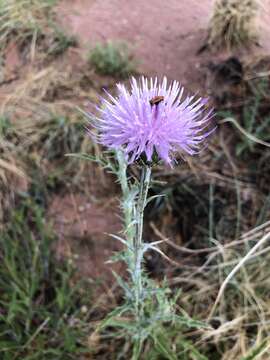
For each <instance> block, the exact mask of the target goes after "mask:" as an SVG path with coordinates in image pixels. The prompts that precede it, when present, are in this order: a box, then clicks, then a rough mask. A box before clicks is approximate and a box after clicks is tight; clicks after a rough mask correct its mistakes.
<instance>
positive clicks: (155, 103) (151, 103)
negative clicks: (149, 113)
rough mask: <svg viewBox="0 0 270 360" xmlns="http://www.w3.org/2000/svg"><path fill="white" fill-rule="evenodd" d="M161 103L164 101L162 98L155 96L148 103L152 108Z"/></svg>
mask: <svg viewBox="0 0 270 360" xmlns="http://www.w3.org/2000/svg"><path fill="white" fill-rule="evenodd" d="M161 101H164V96H155V97H153V99H151V100H150V101H149V102H150V105H151V106H154V105H158V104H159V103H160V102H161Z"/></svg>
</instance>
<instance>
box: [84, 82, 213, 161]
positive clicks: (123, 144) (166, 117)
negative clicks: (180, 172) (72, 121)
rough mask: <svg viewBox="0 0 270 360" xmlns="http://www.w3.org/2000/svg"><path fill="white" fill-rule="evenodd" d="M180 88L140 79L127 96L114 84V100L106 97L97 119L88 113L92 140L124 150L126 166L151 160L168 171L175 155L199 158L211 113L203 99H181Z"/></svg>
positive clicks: (124, 90) (209, 124)
mask: <svg viewBox="0 0 270 360" xmlns="http://www.w3.org/2000/svg"><path fill="white" fill-rule="evenodd" d="M183 92H184V89H183V87H181V86H180V84H179V83H178V82H177V81H174V82H172V83H170V84H168V81H167V78H166V77H164V79H163V80H162V82H158V80H157V79H154V80H153V79H150V80H148V79H146V78H145V77H141V79H140V80H139V81H137V80H136V79H135V78H132V80H131V89H130V91H129V90H128V89H127V88H126V87H125V86H124V85H123V84H117V93H118V94H117V97H113V96H112V95H110V94H109V93H107V92H106V94H107V99H105V98H103V99H102V102H101V106H99V107H97V110H98V116H95V115H94V114H91V113H88V115H89V118H90V124H91V125H92V128H94V129H95V130H97V134H96V133H94V132H93V131H92V129H89V132H90V134H92V136H93V137H94V138H95V139H96V140H97V141H98V142H99V143H101V144H103V145H104V146H106V147H108V148H110V149H119V148H121V149H123V151H124V152H125V154H126V157H127V159H128V162H129V163H133V162H134V161H136V160H138V159H139V158H140V157H141V156H145V157H146V159H147V161H149V162H151V161H152V157H153V155H154V154H157V156H158V158H159V159H160V160H163V161H164V162H165V163H167V164H169V165H171V166H172V165H173V163H174V162H175V154H176V153H177V152H179V153H180V154H182V155H184V154H189V155H195V154H197V153H198V152H199V151H200V150H201V148H202V145H203V144H204V143H205V140H206V138H207V137H208V136H209V135H210V134H211V133H212V132H213V131H214V129H215V126H213V122H212V121H211V120H212V117H213V110H212V109H207V107H206V104H207V102H208V100H207V99H203V98H197V99H196V97H195V96H186V97H185V98H183Z"/></svg>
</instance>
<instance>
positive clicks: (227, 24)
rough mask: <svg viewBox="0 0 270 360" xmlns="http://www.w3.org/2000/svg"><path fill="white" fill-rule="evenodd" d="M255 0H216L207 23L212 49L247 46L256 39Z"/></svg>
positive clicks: (256, 6) (256, 14)
mask: <svg viewBox="0 0 270 360" xmlns="http://www.w3.org/2000/svg"><path fill="white" fill-rule="evenodd" d="M258 9H259V4H258V1H257V0H217V1H216V3H215V6H214V10H213V15H212V17H211V20H210V25H209V35H208V45H209V46H210V48H212V49H222V48H224V47H225V48H226V49H232V48H235V47H241V46H242V47H248V46H250V45H252V44H254V43H256V41H257V37H258V33H257V23H256V21H257V17H258Z"/></svg>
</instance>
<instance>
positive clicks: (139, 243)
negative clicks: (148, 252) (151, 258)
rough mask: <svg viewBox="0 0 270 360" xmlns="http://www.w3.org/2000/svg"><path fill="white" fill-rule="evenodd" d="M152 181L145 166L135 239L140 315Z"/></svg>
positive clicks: (136, 288) (138, 311)
mask: <svg viewBox="0 0 270 360" xmlns="http://www.w3.org/2000/svg"><path fill="white" fill-rule="evenodd" d="M150 179H151V166H150V165H145V164H144V165H143V166H142V170H141V179H140V184H139V196H138V199H137V206H136V220H137V221H136V236H135V238H134V265H135V274H134V275H135V290H136V308H137V313H138V315H139V314H140V301H142V291H143V288H142V271H143V269H142V263H143V239H142V235H143V220H144V209H145V207H146V203H147V195H148V190H149V185H150Z"/></svg>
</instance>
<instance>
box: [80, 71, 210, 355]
mask: <svg viewBox="0 0 270 360" xmlns="http://www.w3.org/2000/svg"><path fill="white" fill-rule="evenodd" d="M183 92H184V89H183V88H182V87H181V86H180V85H179V83H178V82H177V81H174V82H173V83H171V84H168V82H167V79H166V78H164V79H163V81H162V82H161V83H159V82H158V80H157V79H155V80H153V79H150V80H148V79H146V78H144V77H142V78H141V79H140V80H139V81H137V80H136V79H134V78H133V79H132V80H131V90H130V91H128V90H127V89H126V87H125V86H124V85H122V84H118V85H117V93H118V94H117V97H113V96H112V95H110V94H109V93H107V92H106V98H102V99H101V105H100V106H97V107H96V110H97V114H93V113H87V116H88V118H89V120H90V127H89V133H90V136H91V137H92V138H94V139H95V141H97V142H98V143H100V144H102V145H103V146H105V147H107V148H108V149H109V151H110V152H111V153H112V154H113V156H114V157H112V156H107V158H106V160H103V164H104V165H105V166H106V167H107V168H110V170H112V171H113V172H114V173H115V174H116V176H117V178H118V180H119V182H120V185H121V189H122V193H123V196H122V203H121V204H122V210H123V214H124V231H123V234H122V236H116V235H113V237H114V238H115V239H117V240H119V241H121V243H122V244H123V245H124V251H123V252H121V253H120V254H119V255H118V256H116V259H117V260H124V261H125V262H126V264H127V270H128V273H129V275H130V276H129V280H128V281H124V280H123V279H122V278H121V277H120V276H119V275H117V274H116V275H115V276H116V278H117V280H118V282H119V284H120V286H121V287H122V288H123V290H124V294H125V301H124V303H123V305H122V306H120V307H119V308H118V309H116V310H115V311H113V313H112V314H111V315H110V316H109V317H108V318H107V319H106V320H105V322H104V323H103V325H102V326H103V328H104V327H106V326H110V327H112V326H113V327H114V328H118V329H119V331H120V332H119V333H118V335H119V336H120V337H121V336H125V337H126V336H128V337H131V338H132V340H133V341H132V343H133V350H132V354H133V355H132V358H133V359H138V358H139V356H140V354H141V351H142V349H143V345H144V343H145V341H146V340H148V339H152V341H153V342H154V343H155V344H156V343H158V342H159V341H160V334H161V333H162V330H161V329H162V327H163V326H164V323H168V322H171V323H174V324H178V325H179V324H180V325H181V326H189V327H201V326H203V325H202V323H201V322H197V321H195V320H192V319H191V318H189V317H188V316H187V315H181V316H180V315H177V314H176V311H175V310H176V307H175V304H176V298H175V297H172V296H170V295H169V293H170V291H169V289H168V287H167V286H166V284H165V283H164V284H163V285H162V286H157V285H156V284H155V282H154V281H152V280H151V279H150V278H149V276H147V274H146V271H145V269H144V254H145V253H146V252H147V251H148V250H154V251H157V252H158V253H160V254H161V255H162V254H163V253H162V251H161V250H160V249H159V247H158V245H159V243H160V242H161V241H155V242H150V243H146V242H145V241H144V238H143V222H144V211H145V208H146V206H147V204H148V203H149V201H151V198H148V190H149V187H150V185H151V172H152V169H153V167H154V166H155V164H156V163H158V162H161V163H162V162H163V163H165V164H167V165H169V166H171V167H173V166H174V165H175V164H176V163H177V161H176V156H177V154H180V156H182V157H184V156H185V155H186V154H187V155H195V154H197V153H198V152H199V151H200V150H201V149H202V146H203V144H204V143H205V140H206V138H207V137H208V136H209V135H210V134H211V133H212V132H213V131H214V127H213V126H212V121H211V119H212V115H213V112H212V109H210V110H207V107H206V104H207V99H202V98H198V99H196V98H195V96H188V97H185V98H183ZM115 160H116V161H115ZM131 164H133V166H137V167H138V168H139V169H140V173H141V175H140V179H136V178H133V177H130V176H129V175H128V167H129V166H130V165H131ZM124 314H125V315H126V316H127V315H130V317H131V318H132V320H131V321H130V322H129V323H128V324H127V323H126V322H124V321H123V320H121V318H122V316H123V315H124ZM163 335H164V334H163ZM163 335H162V336H163ZM164 346H165V348H166V351H165V353H166V354H167V355H166V358H174V357H168V353H170V351H172V350H171V349H170V347H169V346H168V343H167V342H166V341H165V342H164V344H163V345H162V347H161V348H162V349H163V350H164ZM165 353H163V355H164V354H165Z"/></svg>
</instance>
